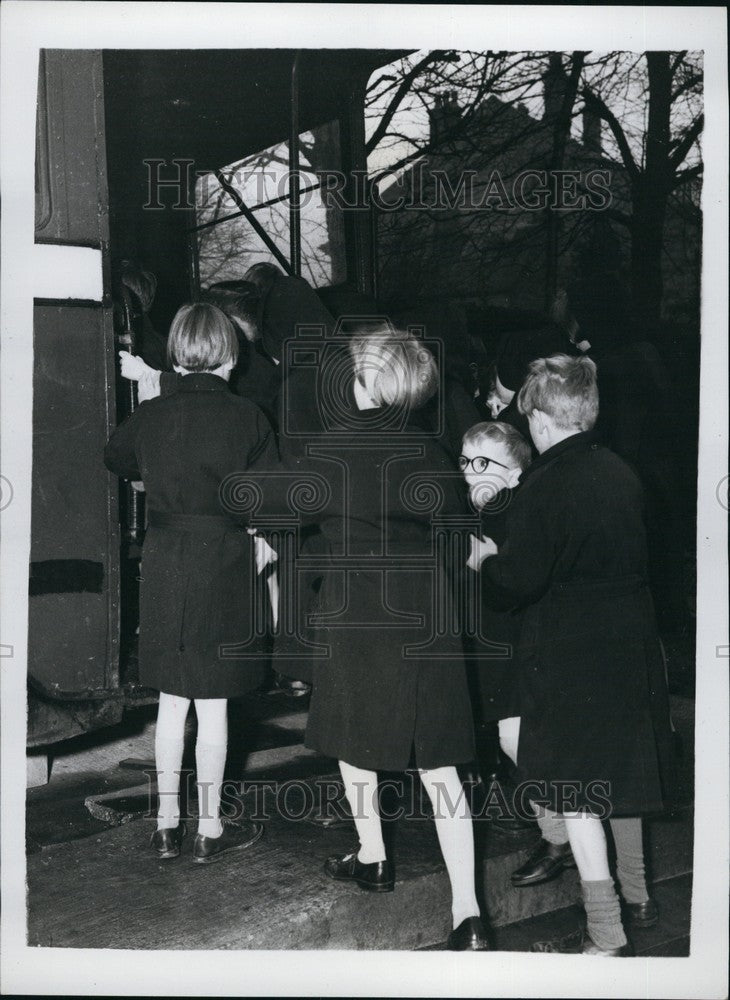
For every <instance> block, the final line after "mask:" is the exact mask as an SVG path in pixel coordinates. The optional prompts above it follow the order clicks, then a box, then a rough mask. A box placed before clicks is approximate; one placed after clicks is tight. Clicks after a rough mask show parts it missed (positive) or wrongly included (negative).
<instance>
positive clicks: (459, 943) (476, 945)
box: [446, 917, 490, 951]
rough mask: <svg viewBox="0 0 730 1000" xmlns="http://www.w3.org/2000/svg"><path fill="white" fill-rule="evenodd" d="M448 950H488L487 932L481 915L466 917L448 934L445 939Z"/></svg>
mask: <svg viewBox="0 0 730 1000" xmlns="http://www.w3.org/2000/svg"><path fill="white" fill-rule="evenodd" d="M446 948H447V950H448V951H489V950H490V949H489V941H487V932H486V931H485V930H484V924H483V923H482V921H481V917H467V918H466V920H462V921H461V923H460V924H459V926H458V927H455V928H454V930H453V931H452V932H451V934H449V936H448V938H447V940H446Z"/></svg>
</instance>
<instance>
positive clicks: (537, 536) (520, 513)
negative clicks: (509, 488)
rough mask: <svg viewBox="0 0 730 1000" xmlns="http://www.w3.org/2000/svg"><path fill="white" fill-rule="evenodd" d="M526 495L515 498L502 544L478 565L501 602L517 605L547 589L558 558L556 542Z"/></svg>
mask: <svg viewBox="0 0 730 1000" xmlns="http://www.w3.org/2000/svg"><path fill="white" fill-rule="evenodd" d="M531 500H532V498H531V497H530V496H529V494H528V493H520V494H518V496H517V497H515V501H514V506H513V508H512V511H511V512H510V517H509V519H508V522H507V532H506V538H505V541H504V544H503V545H501V546H500V547H499V552H498V553H497V555H496V556H490V557H489V558H487V559H485V560H484V562H483V563H482V570H481V572H482V574H483V575H484V576H485V577H486V583H487V584H488V585H489V586H491V587H494V588H496V590H497V593H499V594H500V595H502V597H503V598H508V597H510V596H511V597H512V598H513V599H514V600H515V601H516V602H517V603H518V604H528V603H532V602H533V601H536V600H538V599H539V598H540V597H541V596H542V595H543V594H544V593H545V591H546V590H547V589H548V587H549V585H550V580H551V577H552V574H553V570H554V567H555V562H556V559H557V555H558V547H559V540H558V539H557V537H556V535H555V530H554V527H553V528H552V530H551V527H550V524H548V522H547V518H546V516H545V512H544V510H543V509H541V507H539V506H538V505H537V504H535V503H534V501H532V502H531Z"/></svg>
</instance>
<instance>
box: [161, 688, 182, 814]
mask: <svg viewBox="0 0 730 1000" xmlns="http://www.w3.org/2000/svg"><path fill="white" fill-rule="evenodd" d="M189 708H190V700H189V699H188V698H181V697H179V696H178V695H175V694H165V693H164V692H161V693H160V704H159V708H158V710H157V727H156V729H155V766H156V768H157V793H158V811H157V829H158V830H166V829H174V828H175V827H176V826H177V825H178V824H179V822H180V770H181V768H182V758H183V748H184V745H185V719H186V718H187V714H188V709H189Z"/></svg>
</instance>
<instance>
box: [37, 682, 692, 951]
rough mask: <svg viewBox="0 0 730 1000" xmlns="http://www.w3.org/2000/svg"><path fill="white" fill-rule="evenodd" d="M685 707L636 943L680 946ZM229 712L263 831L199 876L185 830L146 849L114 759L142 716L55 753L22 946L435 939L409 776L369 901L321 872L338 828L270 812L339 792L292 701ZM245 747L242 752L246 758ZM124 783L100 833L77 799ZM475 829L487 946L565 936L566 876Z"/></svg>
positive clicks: (683, 935) (419, 812)
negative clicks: (680, 753)
mask: <svg viewBox="0 0 730 1000" xmlns="http://www.w3.org/2000/svg"><path fill="white" fill-rule="evenodd" d="M693 706H694V703H693V701H692V700H690V699H688V698H679V697H675V698H674V699H673V712H674V719H675V725H676V726H677V729H678V731H679V732H680V734H681V737H682V743H683V747H684V757H683V761H682V767H681V773H680V780H679V783H678V804H677V808H676V810H675V812H674V813H673V814H672V815H668V816H664V817H661V818H658V819H657V820H655V821H653V822H652V823H650V824H648V830H647V838H648V841H649V846H650V851H649V862H650V871H651V877H652V879H653V880H654V882H655V889H654V894H655V896H656V898H657V900H658V901H659V903H660V905H661V907H662V920H661V922H660V924H659V925H658V927H657V928H655V929H652V932H650V931H642V932H637V936H638V940H635V941H634V944H635V947H636V948H637V950H638V951H639V952H640V953H646V954H685V953H686V949H687V947H688V940H689V938H688V934H689V892H690V889H691V868H692V816H693V814H692V808H691V802H692V797H693V786H692V770H693V765H692V735H693V733H692V724H693ZM235 711H236V712H239V713H240V718H239V719H238V720H237V722H236V727H235V728H232V731H235V732H244V733H245V734H247V740H248V742H246V740H241V741H240V746H239V748H238V749H239V750H240V752H239V753H238V755H236V754H234V755H233V757H232V765H231V771H232V776H233V777H240V776H241V774H242V773H243V771H242V767H243V764H244V763H245V764H246V769H245V774H246V776H247V778H248V780H249V781H250V782H253V785H252V786H251V785H250V786H249V787H248V792H247V794H245V795H244V796H243V800H242V801H243V802H244V805H245V808H246V810H247V811H248V812H249V814H251V810H252V809H253V808H254V807H255V806H256V805H257V804H258V807H259V809H261V810H262V812H263V814H265V815H266V816H267V817H268V818H266V819H265V827H266V833H265V837H264V839H263V840H262V841H260V842H259V843H258V844H256V845H255V846H254V847H253V848H251V850H250V851H247V852H243V853H242V854H241V855H239V856H237V857H236V856H235V855H234V856H232V857H231V858H230V859H228V860H225V861H223V860H222V861H221V863H220V864H218V865H215V866H210V867H209V868H204V869H202V870H200V869H199V868H198V867H197V866H193V865H192V863H191V862H190V859H189V856H188V854H187V852H188V851H189V849H190V843H191V838H188V840H187V842H186V851H185V852H184V854H183V856H182V857H181V858H180V859H178V860H176V861H173V862H159V861H158V860H157V859H156V858H154V857H153V856H152V855H151V854H150V852H149V850H148V847H147V843H148V839H149V836H150V833H151V831H152V830H153V829H154V823H153V821H152V820H150V819H145V818H144V817H143V812H144V806H145V793H146V792H147V788H146V786H145V785H140V784H139V782H140V779H141V778H144V776H143V775H142V774H141V773H140V771H135V770H129V769H128V768H126V767H119V766H118V765H119V762H120V761H123V760H125V759H129V758H133V759H134V760H144V759H145V758H151V755H152V748H153V744H152V740H153V718H152V716H153V713H150V711H149V710H144V711H139V712H138V713H136V714H135V715H134V717H132V718H130V719H127V720H126V723H125V725H124V726H122V727H119V730H118V731H117V732H116V733H107V734H104V735H103V737H98V736H97V737H95V738H91V737H85V738H84V739H83V740H77V741H73V745H71V744H70V745H68V746H65V747H61V748H59V750H58V752H57V755H56V758H55V761H54V766H53V772H52V779H51V782H50V783H49V784H48V785H47V786H44V787H41V788H37V789H31V790H30V791H29V795H28V809H27V815H28V826H27V833H28V849H29V856H28V886H29V942H30V943H33V944H39V945H47V946H54V945H55V946H64V947H105V948H114V947H121V948H125V947H131V948H177V949H183V948H184V949H193V948H205V947H208V948H236V949H238V948H289V949H301V948H358V949H364V948H366V949H384V950H390V949H418V948H424V947H430V948H433V947H439V946H440V945H442V943H443V941H444V939H445V937H446V934H447V932H448V916H449V889H448V879H447V877H446V874H445V872H444V870H443V864H442V861H441V858H440V854H439V850H438V845H437V842H436V837H435V832H434V827H433V822H432V820H431V819H430V818H429V816H428V815H427V812H428V810H427V809H424V808H422V807H421V800H420V797H419V795H418V794H417V791H416V790H417V789H418V783H417V782H416V783H415V784H414V785H413V786H411V785H409V784H406V785H405V786H404V801H405V803H406V804H408V803H409V802H411V801H412V803H413V807H414V808H413V809H412V811H413V812H415V814H416V815H414V818H411V819H408V820H401V821H399V822H397V823H392V824H389V826H388V836H389V838H390V840H391V843H392V850H393V854H394V857H395V860H396V869H397V876H396V877H397V885H396V891H395V892H394V893H392V894H388V895H384V896H375V897H373V896H371V895H369V894H366V893H362V892H360V891H359V890H358V889H357V888H355V887H352V886H349V885H346V884H342V883H334V882H331V881H330V880H329V879H327V878H326V877H325V876H324V873H323V871H322V865H323V862H324V860H325V859H326V857H327V856H328V854H330V853H338V852H340V853H344V852H345V851H346V850H347V849H348V848H349V847H350V846H351V844H352V841H353V830H352V827H351V825H350V824H349V823H345V825H340V826H338V827H335V828H326V827H325V826H323V825H322V824H313V823H311V822H307V821H305V820H302V819H298V820H295V819H289V820H287V819H285V818H284V817H283V816H282V799H281V796H282V795H283V794H285V790H286V789H287V788H288V789H289V791H288V792H286V794H287V795H288V796H289V798H288V800H287V804H288V808H289V811H290V812H291V811H292V810H293V811H297V810H301V811H302V812H305V811H307V809H309V808H310V807H311V805H312V804H313V796H314V794H315V793H317V792H318V790H319V791H320V792H321V791H322V789H329V790H330V791H332V789H333V788H334V789H335V792H336V790H337V787H338V786H337V785H336V784H335V783H336V782H337V776H336V774H335V772H334V762H332V761H329V760H327V759H324V758H320V757H317V756H316V755H314V754H311V753H308V752H306V751H305V750H304V748H303V747H302V744H301V739H302V732H303V726H304V720H305V715H304V706H303V705H301V704H296V703H291V702H288V701H286V702H284V701H282V700H278V701H277V700H276V699H275V700H274V701H273V702H272V700H271V699H263V698H261V699H253V700H250V701H249V702H248V703H247V704H246V705H243V706H240V705H239V706H237V707H236V709H235ZM191 735H192V733H191ZM252 744H254V745H255V746H256V749H255V751H252V752H250V753H247V752H246V751H247V747H249V746H251V745H252ZM264 779H265V780H266V781H267V782H269V788H268V790H267V791H266V792H265V794H264V793H263V792H262V791H261V787H260V785H258V784H256V782H260V781H262V780H264ZM134 785H137V793H136V794H137V800H138V801H137V802H136V803H132V805H133V806H134V808H131V807H130V808H129V809H128V810H127V813H125V815H135V816H137V817H138V818H136V819H134V820H133V821H131V822H127V823H124V824H122V825H119V826H116V827H111V828H110V827H109V824H108V823H104V822H101V821H100V820H98V819H94V818H93V817H92V816H91V815H90V814H89V812H88V810H87V809H86V808H85V807H84V804H83V803H84V801H86V800H87V799H88V798H89V797H90V796H96V797H97V798H98V797H99V796H103V794H104V793H108V792H111V791H114V790H115V789H117V790H118V789H123V788H129V787H130V786H134ZM308 790H309V791H308ZM277 796H278V797H279V798H277ZM125 797H126V798H128V799H131V798H134V795H132V794H131V793H130V794H128V793H125ZM127 805H128V806H129V805H130V803H129V802H128V803H127ZM193 806H194V803H193ZM305 806H306V809H305ZM121 813H124V810H121V811H120V815H121ZM192 825H193V826H194V820H193V823H192ZM476 831H477V855H478V857H479V859H480V868H481V870H480V873H479V882H480V883H481V891H482V900H483V905H484V909H485V912H487V913H488V914H489V919H490V923H491V925H492V928H493V932H494V943H495V946H496V947H497V948H499V949H500V950H507V951H525V950H529V948H530V947H531V945H532V944H534V943H535V942H536V941H539V940H544V939H546V938H551V939H552V938H555V937H561V936H563V935H564V934H565V933H569V932H574V931H575V930H576V927H577V926H578V923H579V919H580V912H581V911H580V907H579V906H577V904H578V902H579V890H578V883H577V878H576V875H575V873H574V872H568V873H566V874H565V875H563V876H562V877H561V878H560V879H557V880H555V881H553V882H551V883H549V884H547V885H544V886H540V887H536V888H533V889H530V890H515V889H514V888H513V887H512V886H511V884H510V882H509V874H510V872H511V871H512V870H513V869H514V868H515V867H517V865H518V864H520V863H521V862H522V861H523V860H524V858H525V857H526V851H527V849H528V848H529V847H530V845H531V843H532V842H533V841H534V836H535V835H534V834H533V835H529V834H528V836H527V838H522V840H521V841H513V840H511V839H506V838H504V837H500V836H498V834H497V831H496V830H495V828H494V827H493V825H492V824H490V823H486V822H481V823H478V824H477V826H476ZM193 914H194V917H193V916H192V915H193ZM667 949H668V950H667Z"/></svg>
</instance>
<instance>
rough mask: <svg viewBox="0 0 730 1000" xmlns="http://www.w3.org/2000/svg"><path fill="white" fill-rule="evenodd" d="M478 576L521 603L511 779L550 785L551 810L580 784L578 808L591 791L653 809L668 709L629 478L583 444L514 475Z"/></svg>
mask: <svg viewBox="0 0 730 1000" xmlns="http://www.w3.org/2000/svg"><path fill="white" fill-rule="evenodd" d="M483 571H484V572H486V573H487V574H488V576H489V578H490V579H491V580H492V581H493V582H494V583H495V584H497V585H499V586H500V587H502V588H503V589H505V590H506V591H508V592H511V593H512V594H513V595H514V597H515V598H516V599H518V600H520V601H521V602H522V603H523V604H524V605H525V611H524V618H523V624H522V629H521V636H520V643H519V649H518V662H519V672H520V706H521V715H522V725H521V729H520V743H519V749H518V768H519V772H520V774H521V776H522V777H523V778H524V779H526V780H530V781H538V782H544V783H546V785H545V787H546V788H547V792H548V795H547V798H546V799H544V800H543V801H546V802H547V804H548V805H550V806H551V807H552V808H556V806H557V807H558V811H562V809H561V808H560V799H561V797H562V793H561V789H560V788H559V787H558V786H556V784H555V783H556V782H571V783H577V803H578V805H581V804H588V805H590V804H591V798H593V797H594V795H595V791H596V787H597V786H595V785H593V786H592V785H591V783H595V782H600V783H601V785H602V790H599V794H600V796H601V797H603V798H604V799H608V801H609V802H610V805H611V809H612V811H613V812H614V813H615V814H617V815H630V816H631V815H639V814H641V813H646V812H651V811H654V810H659V809H661V808H662V805H663V797H662V781H661V773H660V772H661V768H660V758H661V757H662V756H663V754H662V748H663V746H664V745H665V744H666V742H667V740H668V738H669V713H668V698H667V692H666V684H665V679H664V672H663V665H662V659H661V652H660V646H659V639H658V635H657V632H656V626H655V622H654V613H653V606H652V601H651V597H650V594H649V591H648V588H647V585H646V572H647V567H646V540H645V531H644V524H643V499H642V491H641V486H640V484H639V482H638V479H637V478H636V476H635V475H634V473H633V472H632V471H631V470H630V469H629V468H628V466H627V465H626V464H625V463H624V462H623V461H622V460H621V459H620V458H618V456H616V455H614V454H613V453H612V452H610V451H608V450H607V449H606V448H603V447H600V446H599V445H597V444H596V443H595V442H594V441H593V439H592V436H591V435H590V434H576V435H574V436H572V437H570V438H567V439H566V440H564V441H562V442H560V443H559V444H557V445H555V446H554V447H553V448H550V449H549V450H548V451H546V452H544V453H543V454H542V455H540V456H539V457H538V458H537V459H536V460H535V461H534V462H533V463H532V465H531V466H530V467H529V468H528V469H527V470H526V472H525V473H524V474H523V476H522V480H521V485H520V488H519V491H518V492H517V495H516V496H515V499H514V503H513V504H512V506H511V509H510V515H509V521H508V528H507V539H506V541H505V543H504V545H503V546H501V548H500V550H499V553H498V555H496V556H493V557H490V558H489V559H487V560H485V562H484V564H483ZM531 797H533V798H535V799H536V800H538V799H540V798H541V795H540V794H539V793H538V794H537V795H535V796H531ZM564 808H565V811H570V808H571V806H570V803H568V804H566V805H565V806H564ZM598 808H601V807H600V804H599V806H598Z"/></svg>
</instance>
